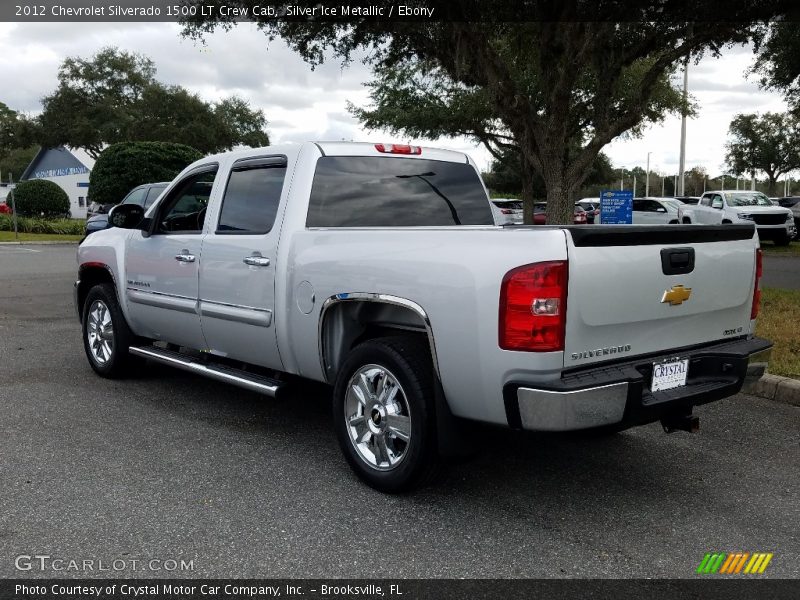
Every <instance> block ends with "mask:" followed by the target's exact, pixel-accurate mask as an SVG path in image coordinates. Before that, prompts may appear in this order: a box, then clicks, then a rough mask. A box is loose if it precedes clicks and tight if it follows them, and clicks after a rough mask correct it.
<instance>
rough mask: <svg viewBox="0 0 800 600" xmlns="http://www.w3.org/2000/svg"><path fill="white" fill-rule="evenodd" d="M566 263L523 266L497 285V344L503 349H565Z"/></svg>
mask: <svg viewBox="0 0 800 600" xmlns="http://www.w3.org/2000/svg"><path fill="white" fill-rule="evenodd" d="M567 271H568V270H567V261H565V260H564V261H551V262H541V263H533V264H530V265H523V266H521V267H517V268H516V269H512V270H511V271H509V272H508V273H506V275H505V277H503V283H502V285H501V286H500V314H499V343H500V348H502V349H503V350H519V351H524V352H554V351H558V350H563V349H564V328H565V324H566V314H567Z"/></svg>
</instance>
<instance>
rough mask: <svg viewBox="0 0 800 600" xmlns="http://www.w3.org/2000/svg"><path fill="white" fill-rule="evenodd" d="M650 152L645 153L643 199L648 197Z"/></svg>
mask: <svg viewBox="0 0 800 600" xmlns="http://www.w3.org/2000/svg"><path fill="white" fill-rule="evenodd" d="M651 154H652V152H648V153H647V179H646V180H645V182H644V197H645V198H649V197H650V155H651Z"/></svg>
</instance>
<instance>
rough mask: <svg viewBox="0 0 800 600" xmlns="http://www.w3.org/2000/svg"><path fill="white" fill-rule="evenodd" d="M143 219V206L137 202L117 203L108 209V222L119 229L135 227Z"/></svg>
mask: <svg viewBox="0 0 800 600" xmlns="http://www.w3.org/2000/svg"><path fill="white" fill-rule="evenodd" d="M143 219H144V208H143V207H141V206H139V205H138V204H117V205H116V206H115V207H113V208H112V209H111V210H110V211H108V224H109V225H111V226H112V227H119V228H121V229H136V228H137V227H139V224H140V223H141V222H142V220H143Z"/></svg>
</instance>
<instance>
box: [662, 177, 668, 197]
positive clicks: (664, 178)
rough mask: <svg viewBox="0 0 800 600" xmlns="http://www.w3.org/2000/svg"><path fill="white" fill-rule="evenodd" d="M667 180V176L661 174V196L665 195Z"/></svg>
mask: <svg viewBox="0 0 800 600" xmlns="http://www.w3.org/2000/svg"><path fill="white" fill-rule="evenodd" d="M666 180H667V178H666V176H664V175H662V176H661V197H662V198H663V197H664V182H665V181H666Z"/></svg>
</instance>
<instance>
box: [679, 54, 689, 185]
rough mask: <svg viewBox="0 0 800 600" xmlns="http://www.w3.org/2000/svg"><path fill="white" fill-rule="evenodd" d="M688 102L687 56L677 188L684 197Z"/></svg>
mask: <svg viewBox="0 0 800 600" xmlns="http://www.w3.org/2000/svg"><path fill="white" fill-rule="evenodd" d="M688 101H689V55H688V54H687V55H686V59H685V60H684V61H683V105H684V109H683V110H682V111H681V157H680V161H679V166H678V174H679V175H680V178H681V181H680V187H679V188H678V195H679V196H683V195H684V193H683V192H684V184H685V181H684V171H685V170H686V103H687V102H688Z"/></svg>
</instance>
